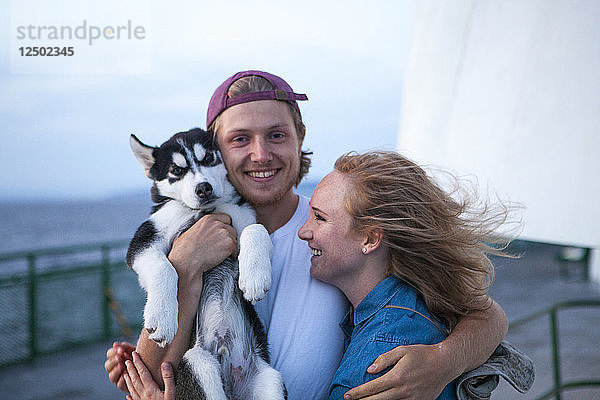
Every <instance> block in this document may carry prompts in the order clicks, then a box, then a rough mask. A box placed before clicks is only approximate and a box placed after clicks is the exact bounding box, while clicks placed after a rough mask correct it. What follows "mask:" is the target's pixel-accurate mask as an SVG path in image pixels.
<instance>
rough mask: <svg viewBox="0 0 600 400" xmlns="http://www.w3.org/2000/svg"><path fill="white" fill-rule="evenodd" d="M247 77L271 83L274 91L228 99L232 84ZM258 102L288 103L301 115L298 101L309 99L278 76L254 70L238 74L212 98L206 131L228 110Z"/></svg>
mask: <svg viewBox="0 0 600 400" xmlns="http://www.w3.org/2000/svg"><path fill="white" fill-rule="evenodd" d="M245 76H260V77H263V78H265V79H266V80H268V81H269V82H270V83H271V85H272V86H273V89H272V90H267V91H264V92H252V93H246V94H243V95H241V96H235V97H231V98H229V97H227V92H228V91H229V87H230V86H231V84H232V83H233V82H235V81H237V80H238V79H240V78H243V77H245ZM257 100H281V101H287V102H288V103H290V104H291V105H292V106H293V107H294V108H295V109H296V111H298V114H300V108H299V107H298V103H296V100H308V97H306V95H305V94H298V93H294V91H293V90H292V88H291V86H290V85H288V84H287V82H286V81H284V80H283V79H281V78H280V77H278V76H276V75H273V74H269V73H268V72H264V71H254V70H250V71H242V72H238V73H237V74H235V75H233V76H231V77H229V78H228V79H227V80H226V81H225V82H223V83H222V84H221V86H219V87H218V88H217V90H215V93H214V94H213V95H212V97H211V98H210V103H208V110H207V112H206V129H208V127H209V126H210V124H212V123H213V121H214V120H215V118H217V116H218V115H219V114H221V113H222V112H223V111H224V110H226V109H227V108H229V107H231V106H234V105H236V104H241V103H248V102H251V101H257Z"/></svg>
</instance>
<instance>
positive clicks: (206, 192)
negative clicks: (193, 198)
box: [196, 182, 213, 198]
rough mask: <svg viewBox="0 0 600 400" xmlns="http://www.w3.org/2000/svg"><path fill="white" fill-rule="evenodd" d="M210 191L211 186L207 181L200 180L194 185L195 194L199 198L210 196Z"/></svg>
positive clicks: (211, 190)
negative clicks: (200, 181)
mask: <svg viewBox="0 0 600 400" xmlns="http://www.w3.org/2000/svg"><path fill="white" fill-rule="evenodd" d="M212 192H213V189H212V186H210V183H208V182H202V183H199V184H198V186H196V195H197V196H198V197H200V198H206V197H208V196H210V195H211V194H212Z"/></svg>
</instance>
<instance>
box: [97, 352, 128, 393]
mask: <svg viewBox="0 0 600 400" xmlns="http://www.w3.org/2000/svg"><path fill="white" fill-rule="evenodd" d="M134 350H135V346H134V345H132V344H131V343H127V342H114V343H113V345H112V347H111V348H109V349H108V351H107V352H106V361H105V362H104V369H105V370H106V372H108V379H110V381H111V382H112V383H113V384H114V385H115V386H116V387H118V388H119V389H120V390H121V391H123V392H125V393H127V385H126V384H125V379H124V378H123V373H124V372H125V360H131V359H132V358H131V353H132V352H133V351H134Z"/></svg>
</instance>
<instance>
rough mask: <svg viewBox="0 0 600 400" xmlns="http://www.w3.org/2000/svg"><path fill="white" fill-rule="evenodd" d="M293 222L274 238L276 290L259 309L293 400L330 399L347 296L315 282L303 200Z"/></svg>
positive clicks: (273, 360)
mask: <svg viewBox="0 0 600 400" xmlns="http://www.w3.org/2000/svg"><path fill="white" fill-rule="evenodd" d="M299 197H300V200H299V201H298V207H297V209H296V212H295V213H294V215H293V216H292V218H291V219H290V220H289V221H288V222H287V224H285V225H284V226H282V227H281V228H279V229H278V230H277V231H275V232H274V233H273V234H271V239H272V241H273V256H272V258H271V263H272V268H273V276H272V286H271V290H270V291H269V292H268V294H267V296H266V297H265V298H264V299H263V300H261V301H259V302H258V303H257V304H256V305H255V308H256V311H257V313H258V315H259V317H260V319H261V321H262V322H263V324H264V326H265V330H266V332H267V338H268V341H269V350H270V352H271V365H272V366H273V367H274V368H275V369H277V370H278V371H280V372H281V374H282V375H283V381H284V382H285V386H286V388H287V391H288V399H289V400H301V399H311V400H313V399H314V400H319V399H327V397H328V389H329V384H330V383H331V379H332V378H333V375H334V373H335V370H336V369H337V367H338V365H339V362H340V360H341V358H342V355H343V353H344V335H343V332H342V330H341V329H340V327H339V321H340V320H341V319H342V318H343V316H344V314H345V313H346V312H347V311H348V303H347V300H346V297H345V296H344V294H343V293H342V292H341V291H340V290H339V289H337V288H335V287H333V286H330V285H327V284H325V283H322V282H320V281H317V280H316V279H313V278H311V277H310V257H311V254H310V249H309V247H308V245H307V244H306V242H305V241H303V240H300V238H298V230H299V229H300V227H301V226H302V225H303V224H304V222H305V221H306V220H307V218H308V217H309V215H310V208H309V203H308V202H309V200H308V199H307V198H306V197H303V196H299Z"/></svg>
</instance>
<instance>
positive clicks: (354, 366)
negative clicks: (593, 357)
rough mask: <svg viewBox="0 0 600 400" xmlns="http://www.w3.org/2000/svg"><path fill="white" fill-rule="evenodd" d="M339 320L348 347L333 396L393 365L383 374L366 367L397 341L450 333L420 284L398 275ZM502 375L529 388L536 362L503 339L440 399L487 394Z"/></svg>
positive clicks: (479, 399)
mask: <svg viewBox="0 0 600 400" xmlns="http://www.w3.org/2000/svg"><path fill="white" fill-rule="evenodd" d="M340 326H341V328H342V330H343V332H344V334H345V336H346V351H345V353H344V356H343V358H342V361H341V362H340V366H339V368H338V369H337V371H336V373H335V375H334V377H333V381H332V383H331V386H330V388H329V400H334V399H336V400H338V399H343V396H344V393H345V392H347V391H348V390H350V388H353V387H355V386H358V385H360V384H363V383H365V382H367V381H369V380H372V379H375V378H377V377H379V376H381V375H383V374H385V373H386V372H388V371H389V368H388V369H386V370H384V371H382V372H380V373H379V374H369V373H367V372H366V370H367V368H368V366H369V365H371V363H372V362H373V361H374V360H375V359H376V358H377V357H378V356H379V355H381V354H383V353H385V352H387V351H389V350H392V349H393V348H395V347H397V346H402V345H410V344H435V343H439V342H440V341H442V340H444V339H445V338H446V336H447V333H446V331H445V327H444V326H443V325H441V324H440V323H439V322H437V321H435V320H434V319H433V318H432V317H431V316H430V314H429V312H428V311H427V307H426V306H425V303H424V301H423V300H422V298H421V297H420V296H419V295H418V294H417V293H416V291H415V289H414V288H413V287H411V286H409V285H408V284H407V283H406V282H404V281H402V280H400V279H398V278H396V277H394V276H390V277H389V278H387V279H385V280H384V281H382V282H380V283H379V284H378V285H377V286H376V287H375V288H374V289H373V290H372V291H371V292H369V294H368V295H367V296H366V297H365V298H364V299H363V301H362V302H361V303H360V304H359V305H358V306H357V307H356V310H354V313H352V310H350V311H349V312H348V313H347V314H346V316H345V317H344V319H343V320H342V321H341V322H340ZM500 376H501V377H503V378H504V379H506V380H507V381H508V382H509V383H510V384H511V385H512V386H513V387H514V388H515V389H517V390H518V391H519V392H521V393H525V392H526V391H528V390H529V389H530V388H531V386H532V385H533V380H534V376H535V373H534V367H533V362H532V361H531V359H530V358H529V357H527V356H526V355H525V354H523V353H522V352H520V351H519V350H518V349H516V348H515V347H513V346H512V345H511V344H510V343H508V342H506V341H503V342H502V343H501V344H500V345H499V346H498V348H497V349H496V351H494V354H493V355H492V356H491V357H490V359H488V361H486V363H485V364H483V365H482V366H480V367H478V368H476V369H475V370H472V371H469V372H467V373H465V374H463V375H461V376H460V377H458V378H457V379H456V380H455V381H453V382H451V383H450V384H449V385H447V386H446V387H445V388H444V390H443V391H442V393H441V394H440V396H439V397H438V398H437V400H449V399H458V400H487V399H489V398H490V396H491V393H492V391H493V390H494V389H495V388H496V387H497V386H498V382H499V377H500Z"/></svg>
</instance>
